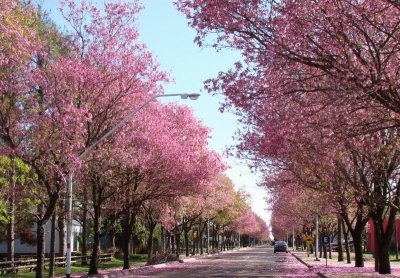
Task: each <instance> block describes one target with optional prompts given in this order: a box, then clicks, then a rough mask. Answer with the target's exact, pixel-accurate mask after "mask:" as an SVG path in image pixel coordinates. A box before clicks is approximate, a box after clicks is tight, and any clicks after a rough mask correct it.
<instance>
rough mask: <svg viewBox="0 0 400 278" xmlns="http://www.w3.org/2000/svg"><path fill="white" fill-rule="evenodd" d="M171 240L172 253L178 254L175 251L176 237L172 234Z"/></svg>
mask: <svg viewBox="0 0 400 278" xmlns="http://www.w3.org/2000/svg"><path fill="white" fill-rule="evenodd" d="M169 239H170V243H171V253H172V254H174V253H175V252H176V251H175V249H176V245H175V236H174V235H172V234H171V233H170V235H169Z"/></svg>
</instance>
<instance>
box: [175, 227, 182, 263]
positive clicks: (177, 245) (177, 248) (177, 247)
mask: <svg viewBox="0 0 400 278" xmlns="http://www.w3.org/2000/svg"><path fill="white" fill-rule="evenodd" d="M175 243H176V250H175V251H176V258H177V259H179V255H180V249H181V248H180V245H181V234H178V233H177V234H175Z"/></svg>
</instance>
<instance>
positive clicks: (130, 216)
mask: <svg viewBox="0 0 400 278" xmlns="http://www.w3.org/2000/svg"><path fill="white" fill-rule="evenodd" d="M135 222H136V215H135V214H134V213H132V212H131V211H128V212H127V214H126V215H125V217H124V220H123V227H122V233H123V235H124V246H123V248H122V251H123V252H124V266H123V269H129V268H130V263H129V258H130V253H129V241H130V239H131V238H132V230H133V226H134V225H135Z"/></svg>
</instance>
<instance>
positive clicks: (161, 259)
mask: <svg viewBox="0 0 400 278" xmlns="http://www.w3.org/2000/svg"><path fill="white" fill-rule="evenodd" d="M173 261H177V258H176V255H174V254H171V253H159V254H154V255H153V256H152V258H151V260H150V261H148V262H147V265H155V264H162V263H166V262H173Z"/></svg>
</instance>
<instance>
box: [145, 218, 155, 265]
mask: <svg viewBox="0 0 400 278" xmlns="http://www.w3.org/2000/svg"><path fill="white" fill-rule="evenodd" d="M155 227H156V225H155V224H150V225H149V237H148V239H147V261H148V262H149V261H150V260H151V258H152V256H153V234H154V229H155Z"/></svg>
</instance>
